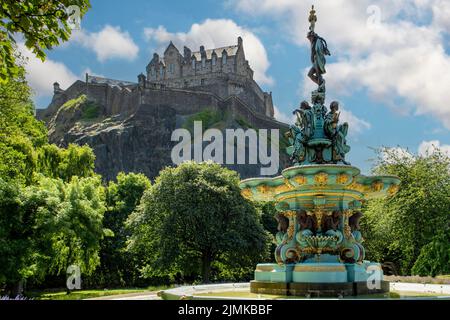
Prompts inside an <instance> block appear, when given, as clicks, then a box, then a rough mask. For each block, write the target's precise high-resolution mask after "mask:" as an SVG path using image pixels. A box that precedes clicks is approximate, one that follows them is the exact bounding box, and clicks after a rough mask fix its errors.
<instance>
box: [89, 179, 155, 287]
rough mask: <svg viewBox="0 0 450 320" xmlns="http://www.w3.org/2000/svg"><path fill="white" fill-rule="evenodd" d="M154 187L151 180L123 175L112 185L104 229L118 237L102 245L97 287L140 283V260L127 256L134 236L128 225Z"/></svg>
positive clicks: (104, 241) (109, 188) (108, 197)
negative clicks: (127, 244) (129, 238)
mask: <svg viewBox="0 0 450 320" xmlns="http://www.w3.org/2000/svg"><path fill="white" fill-rule="evenodd" d="M150 185H151V184H150V180H149V179H148V178H147V177H146V176H145V175H143V174H136V173H128V174H125V173H123V172H120V173H119V174H118V175H117V182H114V181H111V182H109V185H108V187H107V189H106V204H107V211H106V213H105V219H104V222H103V226H104V227H105V228H107V229H109V230H111V231H112V232H113V233H114V236H112V237H105V238H104V239H102V241H101V251H100V262H101V263H100V267H99V270H98V272H96V274H95V279H93V281H94V282H96V283H97V284H99V283H100V284H107V285H109V286H111V285H121V286H126V285H128V286H130V285H135V284H136V283H137V279H138V277H139V273H138V270H137V268H136V266H137V265H138V263H137V261H136V259H137V257H135V256H134V255H131V254H129V253H126V252H125V248H126V240H127V238H128V237H129V236H130V234H129V231H128V230H126V228H125V221H126V220H127V218H128V216H129V215H130V214H131V213H132V212H133V211H134V210H135V209H136V208H137V206H138V205H139V203H140V201H141V198H142V195H143V194H144V192H145V191H146V190H147V189H148V188H149V187H150Z"/></svg>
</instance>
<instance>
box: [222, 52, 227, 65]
mask: <svg viewBox="0 0 450 320" xmlns="http://www.w3.org/2000/svg"><path fill="white" fill-rule="evenodd" d="M222 64H227V55H226V54H224V55H222Z"/></svg>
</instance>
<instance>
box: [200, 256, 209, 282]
mask: <svg viewBox="0 0 450 320" xmlns="http://www.w3.org/2000/svg"><path fill="white" fill-rule="evenodd" d="M210 272H211V255H210V254H209V252H203V254H202V282H203V283H209V274H210Z"/></svg>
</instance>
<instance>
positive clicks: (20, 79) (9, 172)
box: [0, 68, 48, 183]
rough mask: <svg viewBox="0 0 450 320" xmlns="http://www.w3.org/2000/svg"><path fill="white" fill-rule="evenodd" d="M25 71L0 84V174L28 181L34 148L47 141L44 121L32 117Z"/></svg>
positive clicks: (33, 167)
mask: <svg viewBox="0 0 450 320" xmlns="http://www.w3.org/2000/svg"><path fill="white" fill-rule="evenodd" d="M24 75H25V71H24V70H23V68H21V69H20V74H19V75H18V76H17V77H16V78H14V79H11V80H10V81H8V83H5V84H2V85H0V176H1V177H3V178H4V179H18V180H20V181H21V182H22V183H30V182H31V180H32V174H33V172H34V171H35V170H36V165H37V162H36V161H37V153H36V149H37V148H39V147H41V146H43V145H44V144H46V143H47V141H48V140H47V130H46V128H45V126H44V124H43V123H42V122H40V121H38V120H36V118H35V117H34V107H33V103H32V101H31V93H30V88H29V87H28V85H27V83H26V81H25V78H24Z"/></svg>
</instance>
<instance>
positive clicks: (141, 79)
mask: <svg viewBox="0 0 450 320" xmlns="http://www.w3.org/2000/svg"><path fill="white" fill-rule="evenodd" d="M145 82H146V78H145V75H144V74H143V73H140V74H139V75H138V84H139V87H141V88H145Z"/></svg>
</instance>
